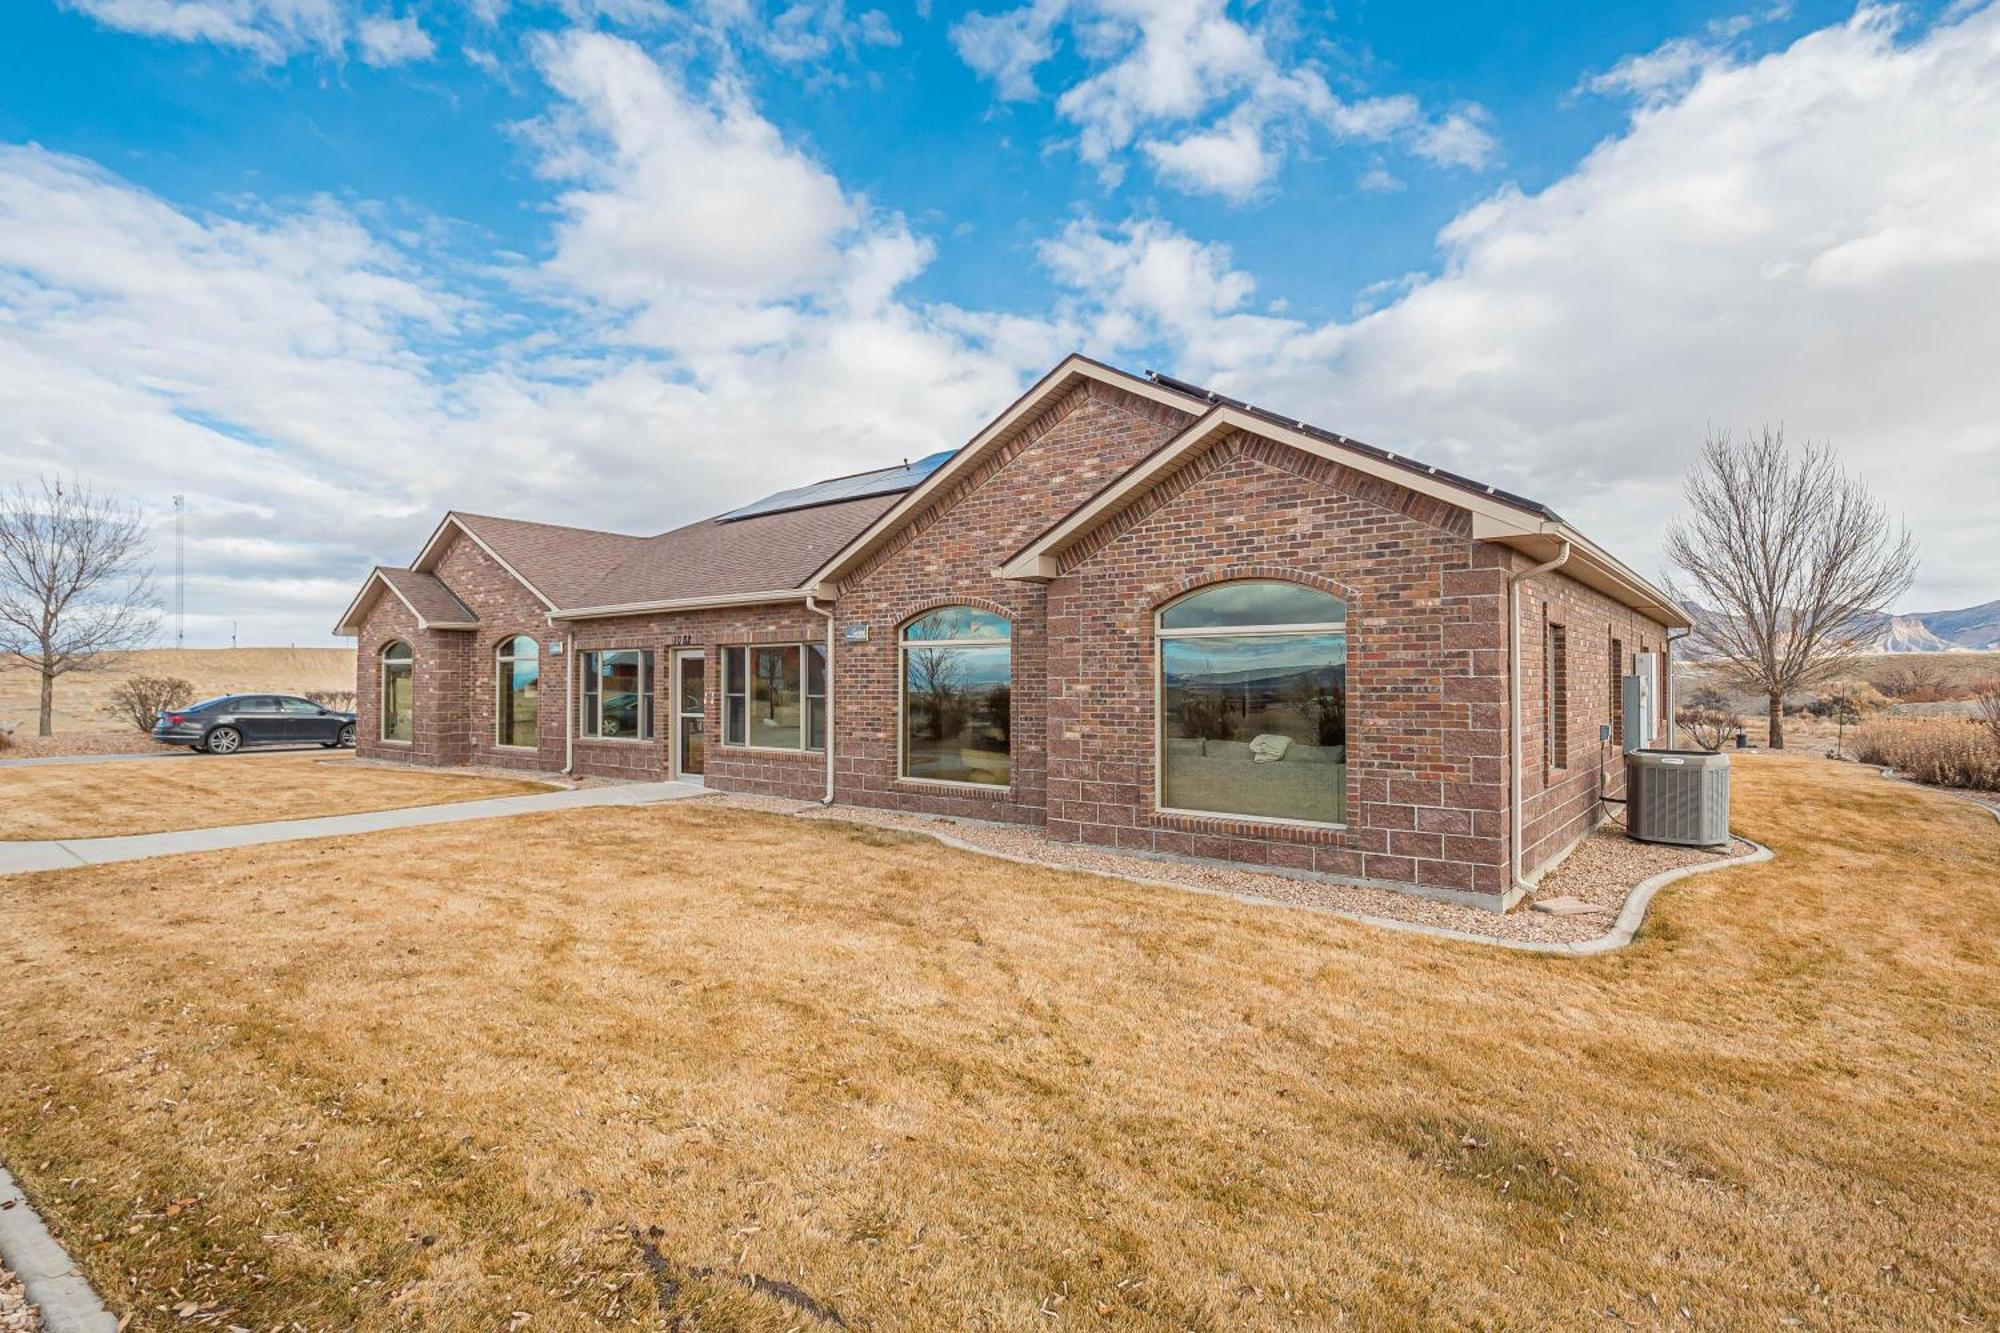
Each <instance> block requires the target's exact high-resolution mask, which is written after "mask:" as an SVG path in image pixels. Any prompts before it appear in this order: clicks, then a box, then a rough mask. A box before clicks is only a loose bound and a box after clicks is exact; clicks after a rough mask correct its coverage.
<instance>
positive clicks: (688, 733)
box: [673, 648, 708, 782]
mask: <svg viewBox="0 0 2000 1333" xmlns="http://www.w3.org/2000/svg"><path fill="white" fill-rule="evenodd" d="M673 700H674V731H673V738H674V740H673V750H674V754H673V760H674V777H675V778H677V779H679V780H680V781H682V782H700V781H702V772H703V769H704V765H705V760H706V758H707V755H706V753H705V747H704V746H703V743H702V742H703V730H704V728H703V724H704V722H705V721H706V720H707V714H708V659H707V658H706V657H703V656H702V653H701V650H700V649H698V648H697V649H693V650H691V651H686V650H684V651H681V652H677V653H675V654H674V682H673Z"/></svg>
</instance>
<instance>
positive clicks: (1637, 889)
mask: <svg viewBox="0 0 2000 1333" xmlns="http://www.w3.org/2000/svg"><path fill="white" fill-rule="evenodd" d="M789 813H790V815H791V817H792V818H794V819H819V820H820V821H822V822H828V821H835V822H839V821H840V817H839V816H832V815H826V814H822V813H815V811H814V810H795V811H791V812H789ZM1995 814H1996V816H2000V811H1996V812H1995ZM844 822H848V823H864V824H865V823H868V821H866V820H855V819H849V820H846V821H844ZM869 827H871V828H884V829H889V830H891V831H892V832H896V833H915V834H918V835H919V836H921V837H926V838H934V839H936V840H937V841H938V842H941V843H943V844H944V845H945V846H947V847H952V848H956V849H957V850H959V851H962V852H971V853H972V854H973V855H975V856H990V857H992V858H993V859H994V860H996V861H1011V862H1013V863H1014V864H1016V865H1025V866H1034V867H1036V868H1038V869H1041V870H1062V871H1067V872H1069V873H1070V874H1074V875H1101V876H1103V877H1104V878H1105V879H1116V880H1122V881H1124V882H1125V883H1127V884H1143V885H1145V886H1147V887H1148V888H1155V889H1174V890H1177V891H1179V892H1181V893H1199V894H1203V895H1205V896H1207V897H1210V898H1227V899H1229V900H1231V901H1233V902H1239V903H1243V904H1245V905H1247V906H1250V907H1282V908H1285V909H1286V910H1288V911H1293V912H1313V913H1317V914H1318V915H1320V916H1331V917H1337V918H1339V919H1340V920H1342V921H1354V922H1358V923H1360V924H1361V925H1364V926H1376V927H1380V928H1381V929H1383V930H1399V931H1402V932H1404V933H1405V934H1409V935H1427V936H1429V937H1430V938H1432V939H1439V940H1457V941H1459V942H1460V943H1462V944H1485V945H1491V946H1495V947H1498V948H1502V949H1513V950H1515V951H1516V952H1519V953H1542V954H1553V955H1557V956H1567V957H1589V956H1590V955H1592V954H1600V953H1609V952H1611V951H1612V950H1614V949H1622V948H1624V947H1625V946H1626V945H1628V944H1630V943H1631V942H1632V940H1633V938H1634V937H1635V936H1636V935H1638V933H1639V927H1640V926H1641V925H1643V924H1644V923H1645V920H1646V909H1647V908H1648V907H1649V906H1651V904H1652V901H1653V895H1654V894H1656V893H1658V892H1659V891H1660V890H1661V889H1664V888H1665V887H1667V885H1669V884H1672V883H1674V882H1675V881H1676V880H1681V879H1686V878H1687V877H1688V876H1690V875H1703V874H1707V873H1708V872H1709V871H1711V870H1727V869H1730V868H1731V867H1733V866H1746V865H1755V864H1756V863H1758V862H1760V861H1769V860H1771V859H1772V858H1773V857H1774V856H1776V855H1777V853H1775V852H1773V851H1772V850H1771V849H1770V848H1769V847H1766V846H1765V845H1764V844H1763V843H1761V842H1753V841H1752V840H1751V839H1749V838H1744V837H1742V836H1741V835H1740V834H1739V835H1736V836H1737V837H1738V839H1739V840H1740V841H1742V842H1747V843H1750V845H1751V846H1752V847H1754V848H1756V849H1757V850H1756V851H1754V852H1749V853H1746V854H1745V855H1743V856H1732V857H1730V858H1729V859H1727V860H1724V861H1708V862H1703V863H1700V864H1697V865H1691V866H1679V867H1676V868H1675V869H1673V870H1663V871H1661V872H1660V873H1659V874H1657V875H1654V876H1652V877H1651V878H1650V879H1645V880H1641V881H1640V882H1639V883H1638V884H1636V885H1634V886H1633V888H1632V892H1631V893H1629V894H1627V895H1626V898H1625V906H1624V907H1623V908H1622V909H1620V911H1619V913H1618V920H1617V922H1616V924H1614V925H1613V926H1612V927H1611V929H1610V930H1609V931H1607V932H1606V933H1604V934H1602V935H1599V936H1598V937H1597V938H1595V939H1589V940H1579V941H1576V942H1574V943H1543V942H1541V941H1539V940H1514V939H1506V938H1503V937H1501V936H1499V935H1483V934H1480V933H1479V932H1477V931H1472V930H1459V929H1456V928H1455V927H1452V926H1430V925H1425V924H1424V923H1423V922H1421V921H1398V920H1396V919H1395V918H1394V917H1386V916H1370V915H1369V914H1367V913H1366V912H1348V911H1343V910H1342V909H1340V908H1338V907H1314V906H1312V905H1310V904H1307V903H1292V902H1285V901H1284V900H1282V899H1279V898H1265V897H1260V896H1259V895H1257V894H1254V893H1231V892H1230V891H1229V890H1227V889H1211V888H1205V887H1203V886H1202V885H1199V884H1180V883H1176V882H1175V881H1173V880H1166V879H1149V878H1147V877H1146V876H1143V875H1126V874H1121V873H1119V872H1118V871H1115V870H1097V869H1084V868H1083V867H1080V866H1066V865H1063V864H1062V863H1060V862H1057V861H1043V860H1040V859H1038V858H1036V857H1032V856H1019V855H1016V854H1015V853H1013V852H997V851H994V850H993V849H992V848H990V847H981V846H980V845H979V844H977V843H973V842H967V841H966V840H965V839H963V838H954V837H953V836H952V835H951V834H949V833H942V832H939V831H937V830H936V829H913V828H905V827H903V826H902V825H900V824H870V825H869Z"/></svg>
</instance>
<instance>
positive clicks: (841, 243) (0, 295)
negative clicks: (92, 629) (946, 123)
mask: <svg viewBox="0 0 2000 1333" xmlns="http://www.w3.org/2000/svg"><path fill="white" fill-rule="evenodd" d="M542 59H543V64H544V66H545V67H546V70H547V72H548V75H549V77H550V78H551V80H552V81H553V82H554V83H555V85H556V86H557V88H558V89H559V91H560V92H561V94H562V95H563V98H564V101H565V104H566V105H567V106H568V107H569V111H568V113H567V114H566V115H560V116H551V117H549V118H547V119H545V120H544V121H543V122H541V123H540V124H539V125H538V126H537V127H536V128H535V131H534V133H533V135H532V136H531V140H530V142H531V144H532V146H533V147H534V148H535V149H536V151H537V152H538V153H539V154H541V155H542V157H543V159H544V162H545V166H546V168H547V170H548V171H549V172H550V173H551V174H552V175H553V176H555V177H557V178H558V179H560V180H561V181H562V182H563V185H564V192H563V193H562V194H561V196H560V198H559V199H558V201H557V222H556V224H555V227H554V231H553V234H552V237H551V242H552V248H551V250H550V253H549V255H548V258H547V259H546V260H545V261H544V262H542V263H539V264H536V265H533V266H523V267H517V268H516V269H514V270H512V271H511V272H510V273H506V274H505V276H506V277H507V278H508V280H509V282H510V283H511V284H512V286H513V287H514V288H515V289H516V290H519V291H523V292H526V293H527V294H528V298H527V299H529V300H531V301H533V302H535V304H531V305H528V306H527V307H526V308H524V309H514V308H510V304H509V303H505V302H503V303H499V304H496V303H495V302H494V301H493V300H491V299H489V297H490V296H491V291H490V289H489V288H487V287H486V286H485V285H484V283H481V282H478V281H477V280H473V281H468V279H467V277H466V276H465V275H466V274H468V273H476V272H477V270H473V269H470V268H466V267H453V266H452V265H451V261H450V258H449V256H447V255H444V254H439V253H435V252H432V253H428V254H426V255H425V257H424V258H423V259H421V260H420V259H418V258H417V257H415V255H414V254H413V253H412V252H410V251H407V250H405V249H404V248H403V247H402V243H401V242H399V241H398V240H396V239H393V238H395V237H397V236H399V235H418V234H422V233H424V231H425V230H426V229H425V228H424V227H423V226H421V225H419V226H416V227H411V228H402V229H398V228H396V227H393V226H392V225H390V222H389V221H388V220H385V219H379V218H377V216H376V214H377V212H378V210H376V209H373V208H368V209H358V210H355V209H349V208H347V207H345V206H343V205H340V204H337V203H334V202H330V201H315V202H311V203H308V204H305V205H298V206H293V207H289V208H286V209H282V210H272V211H270V212H268V213H265V214H260V215H255V216H250V217H241V216H203V215H198V214H196V213H193V212H190V211H187V210H184V209H181V208H177V207H175V206H173V205H171V204H169V203H167V202H166V201H164V200H162V199H160V198H158V197H156V196H153V195H150V194H148V193H146V192H145V191H143V190H141V189H138V188H136V187H135V186H133V185H132V184H130V183H128V182H126V181H124V180H121V179H119V178H117V177H115V176H113V175H110V174H108V173H106V172H104V171H102V170H101V169H99V168H97V167H95V166H94V165H92V164H90V163H87V162H84V161H81V160H79V159H76V158H71V157H65V156H61V155H58V154H54V153H50V152H47V151H44V150H42V149H38V148H32V147H20V148H4V149H0V416H4V417H5V419H6V420H7V421H8V423H9V427H10V429H9V430H8V431H7V432H5V433H4V434H0V474H7V475H32V474H34V473H36V472H44V471H52V470H58V469H60V470H64V471H70V470H79V469H80V470H83V471H86V472H88V473H90V474H91V475H93V476H95V477H96V478H98V479H100V480H102V481H106V482H108V483H110V484H112V485H115V486H116V487H118V488H120V489H123V490H126V491H129V492H130V493H133V494H135V495H139V496H141V497H145V498H146V499H147V500H148V501H149V502H157V503H158V504H159V505H160V506H161V507H162V508H163V507H164V500H165V497H167V496H169V495H172V494H175V493H185V494H187V495H188V496H189V497H190V505H191V513H192V515H193V521H192V530H191V534H190V536H191V541H190V566H191V573H192V576H193V587H192V589H191V605H192V610H193V615H192V617H191V621H190V624H191V629H192V630H193V631H194V632H195V633H197V634H202V635H207V636H208V637H207V638H206V640H205V641H206V642H211V643H212V642H215V641H216V637H215V635H216V634H218V633H226V621H227V620H228V619H229V618H230V617H232V616H234V617H235V618H237V619H240V620H241V621H242V622H243V627H244V628H243V632H244V634H245V636H246V641H253V640H254V641H265V642H270V641H276V642H291V641H298V642H317V641H324V639H325V635H326V630H327V627H328V625H329V624H330V620H331V616H332V615H333V614H334V613H335V612H337V611H338V609H339V607H340V605H341V604H342V603H343V602H344V600H345V597H346V596H347V595H348V593H349V592H351V590H352V587H353V586H354V584H355V582H356V581H358V579H359V576H360V574H361V572H362V571H363V570H364V569H365V568H366V566H367V565H368V564H370V563H373V562H375V561H378V560H379V561H385V562H393V561H396V560H401V559H406V558H408V556H409V555H410V554H411V553H412V552H413V551H414V549H415V547H416V545H417V544H418V543H419V542H420V541H421V539H422V537H423V536H424V535H425V534H426V533H427V532H428V530H429V527H430V525H431V524H432V523H434V522H435V520H436V517H437V515H438V513H439V512H440V511H441V510H443V509H444V508H446V507H450V506H458V507H464V508H471V509H481V510H488V511H498V512H503V513H515V514H520V515H522V516H526V517H541V518H546V519H552V520H556V521H563V522H575V523H584V524H594V525H602V526H607V527H614V528H621V529H624V530H627V531H640V532H647V531H659V530H662V529H664V528H667V527H669V526H672V525H674V524H676V523H679V522H683V521H686V520H689V519H692V518H696V517H699V516H701V515H703V514H706V513H713V512H716V511H718V510H720V509H724V508H727V507H729V506H731V505H734V504H738V503H741V502H743V501H744V500H746V499H749V498H754V496H755V495H756V494H759V493H761V492H763V491H766V490H770V489H774V488H776V487H778V486H782V485H785V484H793V483H796V482H797V481H799V480H801V479H806V478H811V477H814V476H824V475H832V474H838V473H842V472H848V471H853V470H856V469H858V468H861V467H866V466H871V465H877V464H879V463H881V462H883V461H884V460H888V459H896V458H902V457H915V456H918V455H921V454H924V453H929V452H931V451H933V450H935V449H937V448H939V447H942V446H944V445H947V444H950V443H952V442H954V441H957V440H960V439H963V438H964V436H965V435H967V434H969V433H970V431H971V430H972V429H973V428H974V427H975V426H976V425H977V424H978V422H979V421H980V420H981V419H982V417H983V416H984V415H985V414H988V413H990V412H991V411H992V410H993V408H994V406H995V405H996V404H998V403H1003V402H1005V401H1006V400H1007V399H1009V398H1011V397H1012V396H1013V395H1014V394H1015V393H1017V392H1018V391H1019V387H1020V383H1021V379H1022V376H1023V375H1025V374H1027V373H1029V372H1031V371H1034V370H1039V369H1041V368H1044V367H1045V366H1046V365H1047V364H1048V363H1050V362H1052V361H1053V360H1054V359H1055V358H1056V357H1057V356H1059V355H1060V354H1061V352H1062V351H1063V350H1066V349H1067V346H1068V345H1069V344H1070V343H1071V342H1072V341H1073V339H1074V331H1067V332H1066V331H1065V330H1063V329H1061V328H1059V327H1057V326H1055V325H1053V324H1052V323H1051V322H1049V321H1047V320H1044V319H1037V318H1016V317H1008V316H999V315H992V314H985V313H980V312H974V311H965V310H959V309H955V308H952V307H949V306H931V305H919V304H916V303H913V302H911V301H909V300H908V299H906V298H905V297H904V296H903V295H902V294H901V289H902V288H903V286H904V284H905V283H906V282H907V281H908V279H909V278H910V277H911V276H912V275H913V274H914V273H916V272H918V271H919V270H921V269H922V268H923V266H924V265H925V264H926V263H927V262H928V258H929V247H928V244H927V242H925V241H924V240H923V239H922V238H920V237H918V236H916V235H915V234H914V233H913V232H912V231H911V230H910V228H909V227H908V226H907V225H905V224H904V223H903V221H902V220H901V219H900V218H898V217H896V216H895V215H893V214H884V213H881V212H880V211H879V210H877V209H875V208H874V207H873V206H872V205H870V204H869V203H868V201H866V200H864V199H861V198H859V197H856V196H852V195H850V194H849V193H847V192H846V191H845V190H844V189H843V188H842V187H841V185H840V183H839V182H838V181H837V180H836V179H834V178H833V177H832V176H831V175H830V174H829V173H828V172H827V171H826V170H825V169H824V167H822V166H821V165H820V164H818V163H817V162H815V161H813V160H812V159H810V158H809V157H806V156H805V155H804V154H802V153H801V152H799V151H798V150H797V149H796V148H795V147H793V146H792V145H790V144H789V143H787V142H786V140H785V139H784V137H783V136H782V135H781V134H779V133H778V131H777V130H776V129H775V128H774V127H772V126H771V125H770V124H769V123H768V122H767V121H765V120H763V119H762V117H761V116H760V115H759V114H758V112H757V111H756V108H755V107H754V106H752V105H750V104H749V103H748V101H747V100H746V99H745V98H744V96H743V95H742V93H741V92H740V90H738V89H736V88H734V87H732V86H731V85H729V84H727V83H723V84H719V85H716V86H714V87H711V88H707V89H703V90H701V91H699V92H697V91H695V90H693V89H690V88H689V87H688V86H687V85H686V83H685V82H684V80H683V79H682V78H681V77H680V76H679V75H678V74H677V73H675V72H673V71H670V70H668V69H665V68H662V67H661V66H660V65H658V64H656V63H655V62H654V61H653V60H651V59H650V58H648V57H647V56H645V55H644V54H643V53H642V52H640V51H639V50H638V48H636V47H634V46H631V45H630V44H628V43H624V42H621V41H618V40H616V39H613V38H609V37H605V36H601V35H591V34H578V35H575V36H573V37H572V38H570V39H569V40H567V41H565V42H559V43H555V44H552V45H551V46H549V47H547V48H545V49H544V51H543V54H542ZM676 166H678V168H679V170H678V171H676V170H675V169H674V168H675V167H676ZM745 219H755V220H756V225H754V226H749V225H746V223H745ZM431 232H432V234H433V235H434V234H435V233H436V229H431ZM752 240H754V244H752V243H751V242H752ZM496 338H497V339H499V340H500V341H499V345H498V347H497V350H496V349H495V347H494V342H495V339H496Z"/></svg>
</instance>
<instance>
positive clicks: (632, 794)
mask: <svg viewBox="0 0 2000 1333" xmlns="http://www.w3.org/2000/svg"><path fill="white" fill-rule="evenodd" d="M232 757H233V756H232ZM708 794H709V792H708V789H707V788H706V787H697V786H694V785H693V784H691V783H686V782H628V783H623V784H620V785H617V786H609V787H584V788H579V789H576V790H573V791H549V792H537V793H535V794H534V795H532V796H496V797H493V798H491V799H488V800H484V801H460V802H457V803H456V804H452V805H419V806H412V807H410V808H409V809H406V810H373V811H369V812H367V813H365V814H356V815H322V816H319V817H318V818H315V819H284V820H278V821H276V822H273V823H269V824H232V825H229V826H227V827H224V828H198V829H180V830H177V831H175V832H171V833H135V834H132V835H130V836H128V837H122V838H70V839H66V840H63V841H60V842H0V875H19V874H24V873H26V872H28V871H32V870H67V869H68V868H70V867H71V866H94V865H105V864H107V863H109V862H112V861H143V860H146V859H148V858H149V857H155V856H185V855H187V854H188V853H190V852H219V851H227V850H229V849H230V848H232V847H260V846H263V845H264V844H266V843H273V842H304V841H306V840H307V839H310V838H339V837H344V836H346V835H347V834H350V833H380V832H383V831H385V830H388V829H401V828H422V827H424V826H426V825H429V824H462V823H465V822H466V821H468V820H474V819H504V818H506V817H507V816H509V815H537V814H542V813H545V812H547V811H550V810H583V809H588V808H590V807H593V806H633V805H658V804H660V803H661V802H663V801H685V800H687V799H689V798H690V797H695V796H706V795H708Z"/></svg>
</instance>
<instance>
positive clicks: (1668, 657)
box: [1660, 628, 1694, 750]
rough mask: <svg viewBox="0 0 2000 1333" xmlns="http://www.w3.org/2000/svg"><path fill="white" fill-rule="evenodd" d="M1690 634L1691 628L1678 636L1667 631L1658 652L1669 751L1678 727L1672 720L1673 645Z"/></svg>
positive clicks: (1673, 689)
mask: <svg viewBox="0 0 2000 1333" xmlns="http://www.w3.org/2000/svg"><path fill="white" fill-rule="evenodd" d="M1692 633H1694V630H1693V629H1692V628H1689V629H1684V630H1682V631H1681V632H1680V633H1679V634H1675V633H1674V632H1673V631H1672V630H1668V631H1667V646H1666V647H1664V648H1662V649H1661V650H1660V656H1661V657H1662V658H1663V659H1664V660H1665V665H1666V672H1667V748H1668V749H1669V750H1671V749H1673V748H1674V728H1675V727H1676V726H1677V725H1679V724H1678V723H1677V722H1676V721H1675V720H1674V695H1675V693H1676V690H1675V688H1674V645H1675V644H1677V643H1679V642H1680V641H1681V640H1682V639H1685V638H1686V637H1687V636H1688V635H1690V634H1692Z"/></svg>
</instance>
